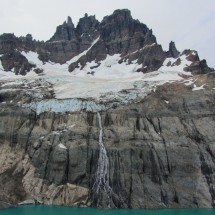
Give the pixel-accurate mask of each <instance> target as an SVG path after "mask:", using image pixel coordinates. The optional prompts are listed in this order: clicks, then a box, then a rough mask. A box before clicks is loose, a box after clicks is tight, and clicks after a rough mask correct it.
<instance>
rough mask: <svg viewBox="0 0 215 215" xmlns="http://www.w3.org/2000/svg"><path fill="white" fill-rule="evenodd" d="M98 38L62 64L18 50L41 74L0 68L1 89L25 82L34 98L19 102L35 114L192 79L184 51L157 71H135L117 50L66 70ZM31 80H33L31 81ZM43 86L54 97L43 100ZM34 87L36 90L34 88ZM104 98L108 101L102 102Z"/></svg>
mask: <svg viewBox="0 0 215 215" xmlns="http://www.w3.org/2000/svg"><path fill="white" fill-rule="evenodd" d="M98 40H99V38H97V39H96V40H95V41H94V42H93V43H92V45H91V46H90V48H89V49H87V50H86V51H84V52H83V53H81V54H79V55H78V56H75V57H74V58H72V59H71V60H70V61H68V62H66V63H65V64H62V65H61V64H58V63H53V62H48V63H45V64H43V62H42V61H40V60H39V58H38V54H37V53H35V52H27V53H26V52H22V55H24V56H25V57H26V58H27V59H28V61H29V62H31V63H33V64H35V65H36V66H37V68H40V69H43V73H42V75H41V74H40V75H37V74H35V73H34V72H33V71H31V72H29V73H28V74H27V75H26V76H20V75H18V76H17V75H16V76H15V75H14V74H13V73H12V72H7V73H5V72H1V71H0V72H1V73H0V75H1V76H0V82H1V83H4V85H2V86H1V88H3V89H4V88H5V87H6V85H7V90H8V89H13V88H16V89H17V83H20V82H21V83H22V82H23V83H25V84H24V86H26V89H28V91H29V92H32V94H33V93H34V97H35V98H37V99H36V100H35V101H33V102H31V103H30V104H29V103H28V104H23V106H25V107H30V108H32V109H34V110H36V111H37V113H38V114H39V113H42V112H44V111H54V112H65V111H79V110H82V109H85V110H88V111H93V110H94V111H98V110H102V109H107V108H110V107H111V106H112V105H111V103H112V104H114V103H120V104H126V103H128V102H137V101H138V100H139V99H141V98H143V97H144V96H145V95H147V94H148V93H149V92H151V91H152V90H153V91H155V90H156V86H158V85H162V84H164V83H166V82H173V81H183V80H184V78H185V77H186V81H190V82H189V84H192V83H193V80H192V75H191V73H189V72H184V71H183V68H184V67H185V66H189V65H190V64H191V62H190V61H188V60H187V59H186V55H182V56H180V57H179V58H180V64H179V65H177V63H176V62H178V61H179V59H174V58H167V59H166V60H165V61H164V63H163V66H162V67H161V68H160V69H159V70H158V71H154V72H150V73H145V74H144V73H142V72H137V70H138V69H139V68H141V65H139V64H138V63H137V62H136V61H133V62H130V63H128V62H122V63H119V61H120V59H121V57H120V55H119V54H115V55H113V56H110V55H108V56H107V57H106V59H105V60H103V61H100V62H95V61H92V62H90V63H86V65H85V66H84V67H83V68H82V69H80V68H77V69H75V70H74V71H73V72H72V73H70V72H69V71H68V66H69V65H70V64H71V63H73V62H76V61H77V60H78V59H79V58H80V57H82V56H84V55H86V54H87V52H88V51H89V50H90V49H91V48H92V47H93V46H94V45H95V44H96V43H97V41H98ZM34 81H35V84H34V85H32V82H34ZM5 82H7V83H6V85H5ZM47 83H48V84H47ZM186 83H187V82H186ZM8 84H9V85H10V87H9V85H8ZM35 85H36V86H35ZM32 86H33V87H32ZM45 88H46V90H52V91H53V92H54V98H52V99H49V100H45V99H44V98H43V96H40V94H42V93H43V90H44V89H45ZM36 89H37V90H38V91H37V93H35V92H34V91H35V90H36ZM195 89H197V88H195ZM195 89H194V90H195ZM201 89H202V88H201ZM29 92H28V93H29ZM107 102H108V103H109V105H107V104H106V105H105V103H107Z"/></svg>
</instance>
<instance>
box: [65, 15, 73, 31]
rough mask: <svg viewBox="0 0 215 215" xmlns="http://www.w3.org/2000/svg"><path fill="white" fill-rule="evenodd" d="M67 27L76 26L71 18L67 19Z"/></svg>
mask: <svg viewBox="0 0 215 215" xmlns="http://www.w3.org/2000/svg"><path fill="white" fill-rule="evenodd" d="M67 25H68V26H70V27H71V28H74V24H73V22H72V18H71V17H70V16H68V17H67Z"/></svg>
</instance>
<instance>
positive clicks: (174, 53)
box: [167, 41, 180, 58]
mask: <svg viewBox="0 0 215 215" xmlns="http://www.w3.org/2000/svg"><path fill="white" fill-rule="evenodd" d="M179 54H180V52H179V51H178V50H177V48H176V46H175V43H174V42H173V41H171V42H170V43H169V51H168V52H167V57H173V58H177V57H179Z"/></svg>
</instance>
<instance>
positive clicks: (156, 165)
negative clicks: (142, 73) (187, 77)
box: [0, 83, 215, 208]
mask: <svg viewBox="0 0 215 215" xmlns="http://www.w3.org/2000/svg"><path fill="white" fill-rule="evenodd" d="M0 105H2V104H0ZM2 107H3V106H2ZM100 114H101V122H102V127H103V142H104V145H105V147H106V150H107V156H108V158H109V186H110V187H111V188H112V195H111V205H110V206H111V208H116V207H117V208H204V207H206V208H210V207H214V200H215V190H214V185H215V181H214V173H215V163H214V162H215V145H214V143H215V136H214V128H215V97H214V90H213V89H211V90H210V89H208V90H200V91H195V92H194V91H191V90H190V88H189V86H188V87H185V86H184V85H182V84H178V83H172V84H165V85H164V86H160V87H158V88H157V90H156V92H152V93H151V94H150V95H148V96H147V97H146V98H145V99H144V100H142V101H141V102H140V103H138V104H133V105H128V106H122V107H118V108H116V109H110V110H107V111H104V112H101V113H100ZM99 132H100V127H99V121H98V115H97V113H93V112H84V111H82V112H76V113H69V112H68V113H66V114H60V113H58V114H57V113H50V112H46V113H41V114H40V115H36V114H35V113H34V112H33V111H30V110H28V109H21V108H18V107H14V106H12V105H11V107H10V106H7V107H4V108H2V111H1V113H0V171H1V172H0V182H1V183H0V206H1V207H3V205H4V206H5V204H17V203H18V202H21V201H23V200H26V199H35V200H36V201H37V202H39V203H44V204H55V205H67V206H74V205H77V206H96V201H95V199H94V198H93V190H92V187H93V185H94V182H95V177H96V171H97V165H98V156H99V144H98V141H99ZM100 202H101V207H103V208H106V207H107V205H106V202H107V199H105V196H103V197H102V199H100Z"/></svg>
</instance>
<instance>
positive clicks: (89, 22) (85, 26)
mask: <svg viewBox="0 0 215 215" xmlns="http://www.w3.org/2000/svg"><path fill="white" fill-rule="evenodd" d="M98 28H99V21H98V20H97V19H96V18H95V16H88V14H87V13H85V15H84V17H82V18H80V19H79V22H78V25H77V28H76V30H77V32H78V33H79V35H80V36H83V35H82V34H84V33H87V34H93V33H94V32H95V31H97V30H98Z"/></svg>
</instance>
